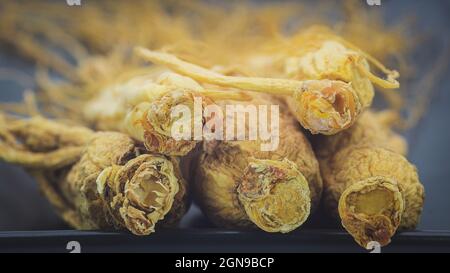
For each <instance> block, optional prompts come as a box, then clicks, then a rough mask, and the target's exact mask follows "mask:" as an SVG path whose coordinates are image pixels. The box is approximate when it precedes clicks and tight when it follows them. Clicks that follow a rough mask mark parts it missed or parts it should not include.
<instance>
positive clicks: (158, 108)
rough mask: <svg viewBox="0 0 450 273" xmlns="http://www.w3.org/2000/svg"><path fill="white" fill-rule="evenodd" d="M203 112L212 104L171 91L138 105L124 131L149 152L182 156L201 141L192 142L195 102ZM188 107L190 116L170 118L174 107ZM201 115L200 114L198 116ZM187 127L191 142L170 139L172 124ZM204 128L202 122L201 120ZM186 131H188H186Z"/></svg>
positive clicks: (201, 97)
mask: <svg viewBox="0 0 450 273" xmlns="http://www.w3.org/2000/svg"><path fill="white" fill-rule="evenodd" d="M196 100H197V101H198V102H197V104H198V107H200V109H201V110H202V111H203V109H204V107H205V106H206V105H208V104H211V100H210V99H209V98H207V97H205V96H201V95H196V94H194V93H191V92H184V91H172V92H170V93H168V94H167V95H165V96H163V97H161V98H160V99H158V100H155V101H153V102H151V103H140V104H139V105H138V106H136V107H135V108H134V109H133V110H132V111H131V112H129V113H128V115H127V116H126V118H125V126H126V127H125V130H126V131H127V132H128V133H129V134H130V135H131V136H132V137H133V138H135V139H137V140H139V141H142V142H143V143H144V144H145V147H146V148H147V150H148V151H150V152H157V153H163V154H169V155H176V156H184V155H186V154H188V153H189V152H190V151H191V150H192V149H194V147H195V146H196V145H197V143H199V142H200V141H201V140H202V139H194V136H193V132H194V126H195V123H194V122H192V120H193V119H194V118H195V115H196V112H195V110H194V106H195V103H196V102H195V101H196ZM177 106H183V107H188V109H189V110H190V114H191V116H190V117H188V116H181V117H173V116H172V115H173V111H174V109H175V107H177ZM201 114H202V113H200V115H201ZM181 120H188V121H190V122H188V123H187V122H183V123H187V124H190V128H189V130H190V132H191V138H190V139H176V138H174V137H173V132H172V127H173V123H174V122H175V121H179V122H181ZM200 122H201V124H200V125H201V126H203V123H204V121H203V119H202V120H200ZM186 130H187V129H186Z"/></svg>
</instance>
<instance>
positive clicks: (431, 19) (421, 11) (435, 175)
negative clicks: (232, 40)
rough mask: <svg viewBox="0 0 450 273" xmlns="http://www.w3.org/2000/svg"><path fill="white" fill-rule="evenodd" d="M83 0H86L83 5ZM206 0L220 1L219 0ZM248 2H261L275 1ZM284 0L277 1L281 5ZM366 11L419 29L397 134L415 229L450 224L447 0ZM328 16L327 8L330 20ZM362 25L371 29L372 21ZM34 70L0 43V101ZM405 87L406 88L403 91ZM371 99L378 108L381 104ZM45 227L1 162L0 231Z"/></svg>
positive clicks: (27, 83)
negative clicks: (414, 199)
mask: <svg viewBox="0 0 450 273" xmlns="http://www.w3.org/2000/svg"><path fill="white" fill-rule="evenodd" d="M55 2H58V3H59V2H64V1H55ZM89 2H90V1H89V0H84V1H82V5H84V4H86V5H88V3H89ZM207 2H209V3H212V4H222V3H221V2H220V1H207ZM251 2H252V4H253V5H260V4H265V3H267V2H273V1H251ZM287 2H288V1H281V4H284V3H287ZM304 2H305V5H306V6H307V7H309V8H310V12H311V13H314V12H320V11H319V9H318V6H320V5H321V4H323V3H324V2H328V3H329V2H330V1H328V0H324V1H304ZM342 2H344V1H334V2H333V5H335V6H340V5H342ZM361 2H365V0H361ZM369 2H370V1H369ZM61 5H64V3H62V4H61ZM130 5H131V2H130ZM74 8H79V9H80V8H83V6H81V7H74ZM364 12H366V13H371V12H381V14H382V18H383V21H384V24H386V25H388V26H389V25H395V24H398V23H399V22H401V21H405V20H406V21H408V20H409V22H410V23H409V24H408V28H407V29H406V30H405V31H407V32H408V35H412V36H414V35H417V36H420V42H419V44H418V46H417V48H415V49H414V50H413V51H412V52H411V54H410V55H409V56H408V58H409V63H410V64H411V65H412V67H411V68H412V69H413V70H414V73H413V76H410V77H407V79H406V80H405V82H402V85H403V84H405V85H404V86H407V88H411V89H414V90H415V91H414V92H411V94H412V93H414V96H415V98H416V99H417V98H420V99H417V101H418V102H417V104H412V105H417V107H418V108H419V107H422V106H427V108H426V113H425V115H423V116H422V117H421V118H420V119H419V121H418V123H417V124H416V126H414V127H413V128H412V129H410V130H407V131H405V132H404V133H403V134H404V135H405V136H406V137H407V139H408V141H409V145H410V153H409V159H410V161H412V162H413V163H414V164H416V166H417V168H418V170H419V174H420V178H421V181H422V183H423V184H424V185H425V190H426V202H425V208H424V211H423V214H422V221H421V224H420V226H419V229H421V230H450V214H449V212H448V211H449V210H450V196H449V194H450V181H449V178H450V122H449V121H450V71H449V69H448V67H447V66H446V64H448V60H449V50H450V43H449V42H450V29H449V26H450V1H447V0H432V1H422V0H416V1H412V0H390V1H389V0H381V5H380V6H369V5H365V8H364ZM333 16H334V15H333V14H330V18H331V20H333ZM340 19H341V20H346V19H347V18H340ZM1 27H2V26H1V25H0V29H1ZM367 31H368V32H370V31H371V30H370V27H369V28H368V29H367ZM369 42H370V41H369ZM437 66H439V67H437ZM34 69H35V68H34V65H33V64H32V63H30V62H28V61H27V60H26V59H23V58H21V57H20V56H19V55H17V54H16V53H15V52H14V48H11V46H8V45H4V44H2V43H1V42H0V101H2V102H13V101H20V100H21V99H22V92H23V91H24V90H25V89H32V88H33V87H34V83H33V76H34V71H35V70H34ZM11 70H15V71H20V73H15V74H14V75H13V74H11V73H9V72H10V71H11ZM430 73H431V74H434V73H436V74H434V76H435V78H434V79H432V82H433V83H432V84H431V85H430V84H429V81H426V79H424V78H426V77H428V76H429V75H430ZM437 74H439V75H437ZM409 91H410V90H406V94H409V93H408V92H409ZM391 92H394V91H391ZM376 105H378V106H380V107H381V106H383V103H382V102H379V103H377V104H376ZM181 226H182V227H184V228H186V227H206V226H208V223H207V221H206V220H205V219H204V218H203V216H202V215H201V213H200V211H199V210H198V208H197V207H195V206H193V207H192V208H191V210H190V211H189V213H188V215H187V216H186V217H185V218H184V219H183V221H182V223H181ZM43 229H44V230H51V229H67V226H66V225H65V224H64V223H62V221H61V220H59V218H58V217H57V216H56V215H55V214H54V213H53V211H52V208H51V207H50V205H49V204H48V202H47V201H46V200H45V198H44V197H43V196H41V195H40V193H39V190H38V188H37V185H36V184H35V183H34V181H33V179H32V178H31V177H30V176H29V175H27V174H26V173H25V171H24V170H22V169H21V168H18V167H15V166H11V165H7V164H4V163H0V230H3V231H12V230H43Z"/></svg>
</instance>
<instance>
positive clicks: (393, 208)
mask: <svg viewBox="0 0 450 273" xmlns="http://www.w3.org/2000/svg"><path fill="white" fill-rule="evenodd" d="M338 208H339V216H340V217H341V222H342V225H343V226H344V227H345V229H346V230H347V231H348V232H349V233H350V234H352V236H353V238H355V240H356V241H357V242H358V244H360V245H361V246H367V244H368V243H369V242H371V241H376V242H379V243H380V244H381V245H382V246H384V245H387V244H389V242H390V240H391V237H392V236H393V235H394V234H395V232H396V231H397V228H398V227H399V226H400V221H401V219H402V214H403V211H404V200H403V195H402V193H401V192H400V190H399V187H398V186H397V182H395V181H394V180H392V179H389V178H387V177H382V176H379V177H378V176H374V177H370V178H368V179H364V180H361V181H359V182H356V183H354V184H352V185H351V186H349V187H348V188H347V189H346V190H345V191H344V192H343V193H342V195H341V197H340V198H339V206H338Z"/></svg>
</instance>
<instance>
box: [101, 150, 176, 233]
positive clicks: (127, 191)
mask: <svg viewBox="0 0 450 273" xmlns="http://www.w3.org/2000/svg"><path fill="white" fill-rule="evenodd" d="M174 163H177V162H176V161H175V162H174ZM176 173H178V174H179V170H176V169H174V165H173V164H172V162H171V161H169V160H168V159H167V158H165V157H164V156H153V155H141V156H139V157H137V158H134V159H132V160H130V161H128V162H127V163H126V164H125V165H123V166H111V167H108V168H106V169H104V170H103V171H102V172H101V173H100V175H99V176H98V177H97V180H96V184H97V190H98V192H99V193H100V196H101V198H102V199H103V200H104V201H105V202H106V204H108V206H107V208H108V209H109V211H110V213H111V215H112V216H113V217H114V219H115V222H116V223H123V225H124V226H125V227H126V228H127V229H128V230H130V231H132V232H133V233H134V234H137V235H147V234H150V233H152V232H154V229H155V226H156V224H157V223H158V222H159V221H161V220H163V219H164V218H165V216H166V215H167V214H168V213H169V212H170V211H171V209H172V207H173V206H174V202H176V201H181V200H177V199H176V198H175V196H176V195H177V194H178V193H179V192H180V191H181V192H183V193H185V189H184V185H181V187H182V189H180V181H179V177H177V176H176ZM184 209H185V208H184Z"/></svg>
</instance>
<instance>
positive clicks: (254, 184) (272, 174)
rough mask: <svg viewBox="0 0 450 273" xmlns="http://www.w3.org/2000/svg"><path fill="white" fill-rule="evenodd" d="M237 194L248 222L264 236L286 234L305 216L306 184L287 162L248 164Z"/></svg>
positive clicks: (307, 194)
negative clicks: (255, 226) (271, 233)
mask: <svg viewBox="0 0 450 273" xmlns="http://www.w3.org/2000/svg"><path fill="white" fill-rule="evenodd" d="M237 193H238V198H239V201H240V203H241V204H242V206H243V207H244V209H245V212H246V214H247V216H248V218H249V219H250V220H251V221H252V222H253V223H254V224H255V225H257V226H258V227H259V228H261V229H262V230H264V231H267V232H282V233H286V232H290V231H292V230H294V229H296V228H298V227H299V226H301V225H302V224H303V223H304V222H305V221H306V219H307V218H308V216H309V213H310V209H311V199H310V191H309V186H308V182H307V181H306V179H305V177H304V176H303V174H302V173H301V172H300V171H299V170H298V168H297V165H296V164H295V163H293V162H292V161H290V160H287V159H284V160H282V161H277V160H257V159H253V160H250V162H249V164H248V166H247V168H246V169H245V170H244V174H243V176H242V181H241V182H240V183H238V187H237Z"/></svg>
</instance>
